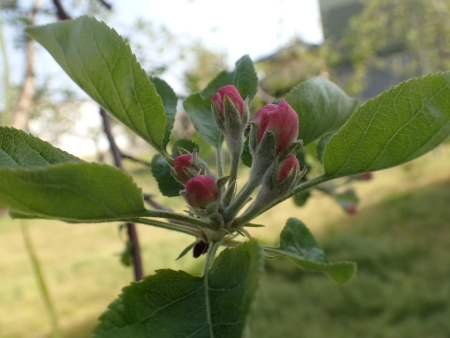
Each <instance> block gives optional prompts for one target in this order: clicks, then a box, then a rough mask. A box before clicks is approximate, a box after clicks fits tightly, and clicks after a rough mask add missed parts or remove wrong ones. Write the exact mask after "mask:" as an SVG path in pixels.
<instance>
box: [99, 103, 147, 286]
mask: <svg viewBox="0 0 450 338" xmlns="http://www.w3.org/2000/svg"><path fill="white" fill-rule="evenodd" d="M100 115H101V117H102V120H103V130H104V132H105V134H106V137H107V138H108V141H109V145H110V149H111V153H112V155H113V158H114V164H115V165H116V167H118V168H123V167H122V158H121V155H120V150H119V148H118V147H117V144H116V141H115V140H114V137H113V135H112V133H111V124H110V123H109V117H108V113H107V112H106V110H104V109H103V108H102V107H100ZM127 233H128V238H129V239H130V242H131V244H132V246H133V252H132V256H133V267H134V279H135V280H136V281H139V280H141V279H142V277H143V276H144V273H143V270H142V260H141V251H140V248H139V240H138V237H137V232H136V226H135V224H134V223H127Z"/></svg>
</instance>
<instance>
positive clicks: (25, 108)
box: [11, 0, 41, 130]
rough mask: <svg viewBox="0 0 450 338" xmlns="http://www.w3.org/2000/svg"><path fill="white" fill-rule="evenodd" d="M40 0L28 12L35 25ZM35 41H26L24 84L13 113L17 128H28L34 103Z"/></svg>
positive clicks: (31, 23)
mask: <svg viewBox="0 0 450 338" xmlns="http://www.w3.org/2000/svg"><path fill="white" fill-rule="evenodd" d="M40 2H41V1H40V0H35V1H34V6H33V9H32V10H31V11H30V13H28V23H29V24H30V25H33V24H34V22H35V20H36V15H37V12H38V8H39V5H40ZM34 56H35V49H34V42H33V40H32V39H30V38H27V41H26V58H27V59H26V69H25V77H24V80H23V85H22V88H21V91H20V95H19V100H18V101H17V105H16V107H15V108H14V111H13V113H12V123H11V126H12V127H14V128H17V129H23V130H27V129H28V120H29V118H30V110H31V105H32V103H33V97H34V93H35V92H36V85H35V83H34V59H35V58H34Z"/></svg>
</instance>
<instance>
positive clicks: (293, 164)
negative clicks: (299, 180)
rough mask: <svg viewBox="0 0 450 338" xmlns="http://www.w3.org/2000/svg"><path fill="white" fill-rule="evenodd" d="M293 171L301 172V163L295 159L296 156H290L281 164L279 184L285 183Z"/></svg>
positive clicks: (278, 176) (278, 175)
mask: <svg viewBox="0 0 450 338" xmlns="http://www.w3.org/2000/svg"><path fill="white" fill-rule="evenodd" d="M293 170H295V171H297V172H300V163H299V162H298V159H297V157H295V156H294V155H289V156H288V157H286V158H285V159H284V160H282V161H281V162H280V164H279V167H278V174H277V183H280V182H282V181H284V180H285V179H286V178H287V177H288V176H289V175H290V174H291V173H292V171H293Z"/></svg>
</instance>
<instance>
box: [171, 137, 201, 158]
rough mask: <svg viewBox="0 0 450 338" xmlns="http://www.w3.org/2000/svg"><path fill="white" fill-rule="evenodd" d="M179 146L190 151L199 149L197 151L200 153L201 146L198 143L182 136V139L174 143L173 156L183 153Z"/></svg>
mask: <svg viewBox="0 0 450 338" xmlns="http://www.w3.org/2000/svg"><path fill="white" fill-rule="evenodd" d="M178 147H181V148H183V149H185V150H187V151H189V152H190V153H192V152H194V149H197V153H198V154H200V146H199V145H198V144H197V143H195V142H192V141H191V140H186V139H182V138H181V139H178V140H176V141H175V142H174V143H173V146H172V154H171V156H172V158H175V157H177V156H179V155H181V154H180V151H179V150H178Z"/></svg>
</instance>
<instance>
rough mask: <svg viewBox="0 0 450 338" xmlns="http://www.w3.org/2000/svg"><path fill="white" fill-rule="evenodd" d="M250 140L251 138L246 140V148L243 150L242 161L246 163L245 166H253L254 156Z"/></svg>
mask: <svg viewBox="0 0 450 338" xmlns="http://www.w3.org/2000/svg"><path fill="white" fill-rule="evenodd" d="M248 140H249V139H248V138H247V139H246V140H245V142H244V149H243V150H242V154H241V161H242V164H244V165H245V166H247V167H249V168H250V167H251V166H252V162H253V157H252V153H251V152H250V147H249V145H248Z"/></svg>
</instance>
